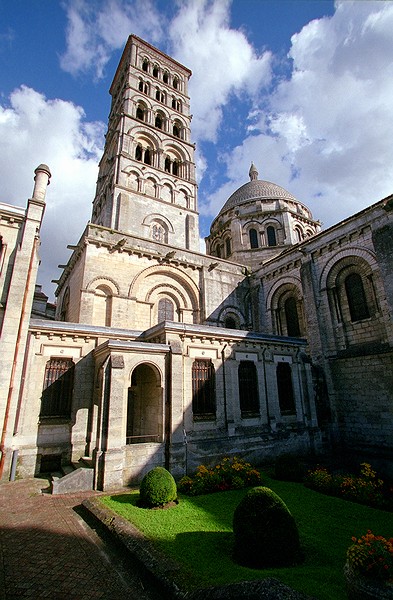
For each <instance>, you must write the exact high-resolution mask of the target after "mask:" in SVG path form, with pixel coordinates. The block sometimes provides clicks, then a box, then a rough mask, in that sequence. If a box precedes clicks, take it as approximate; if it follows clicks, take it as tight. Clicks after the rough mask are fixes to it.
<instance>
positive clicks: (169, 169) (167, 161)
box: [165, 158, 171, 173]
mask: <svg viewBox="0 0 393 600" xmlns="http://www.w3.org/2000/svg"><path fill="white" fill-rule="evenodd" d="M165 171H166V172H167V173H170V172H171V161H170V159H169V158H166V159H165Z"/></svg>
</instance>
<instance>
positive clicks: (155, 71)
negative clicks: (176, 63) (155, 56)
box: [153, 65, 159, 77]
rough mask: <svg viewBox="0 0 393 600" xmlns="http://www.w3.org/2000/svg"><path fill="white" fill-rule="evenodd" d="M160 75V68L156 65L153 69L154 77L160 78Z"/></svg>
mask: <svg viewBox="0 0 393 600" xmlns="http://www.w3.org/2000/svg"><path fill="white" fill-rule="evenodd" d="M158 73H159V70H158V66H157V65H154V67H153V77H158Z"/></svg>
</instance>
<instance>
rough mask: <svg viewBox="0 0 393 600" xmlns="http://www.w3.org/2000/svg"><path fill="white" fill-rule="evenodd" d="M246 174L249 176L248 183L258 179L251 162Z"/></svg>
mask: <svg viewBox="0 0 393 600" xmlns="http://www.w3.org/2000/svg"><path fill="white" fill-rule="evenodd" d="M248 174H249V176H250V181H254V180H255V179H258V171H257V168H256V166H255V165H254V163H253V162H251V167H250V170H249V172H248Z"/></svg>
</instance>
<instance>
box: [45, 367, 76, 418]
mask: <svg viewBox="0 0 393 600" xmlns="http://www.w3.org/2000/svg"><path fill="white" fill-rule="evenodd" d="M74 366H75V365H74V361H73V360H72V359H71V358H51V359H50V360H48V362H47V363H46V367H45V377H44V386H43V392H42V397H41V413H40V416H41V417H63V418H69V417H70V415H71V400H72V389H73V385H74Z"/></svg>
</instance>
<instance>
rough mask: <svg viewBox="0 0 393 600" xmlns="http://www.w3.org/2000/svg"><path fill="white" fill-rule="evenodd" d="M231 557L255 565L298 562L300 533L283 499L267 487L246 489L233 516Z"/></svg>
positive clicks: (285, 564) (249, 565) (277, 564)
mask: <svg viewBox="0 0 393 600" xmlns="http://www.w3.org/2000/svg"><path fill="white" fill-rule="evenodd" d="M233 532H234V534H235V547H234V557H235V560H236V561H237V562H238V563H240V564H242V565H245V566H248V567H254V568H264V567H279V566H288V565H292V564H296V563H298V562H300V559H301V551H300V542H299V532H298V529H297V526H296V523H295V520H294V518H293V516H292V515H291V513H290V512H289V510H288V508H287V506H286V505H285V503H284V502H283V500H282V499H281V498H280V497H279V496H277V494H275V493H274V492H273V491H272V490H271V489H269V488H267V487H256V488H253V489H251V490H249V491H248V492H247V494H246V495H245V496H244V498H243V499H242V500H241V502H240V503H239V505H238V506H237V508H236V509H235V512H234V515H233Z"/></svg>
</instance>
